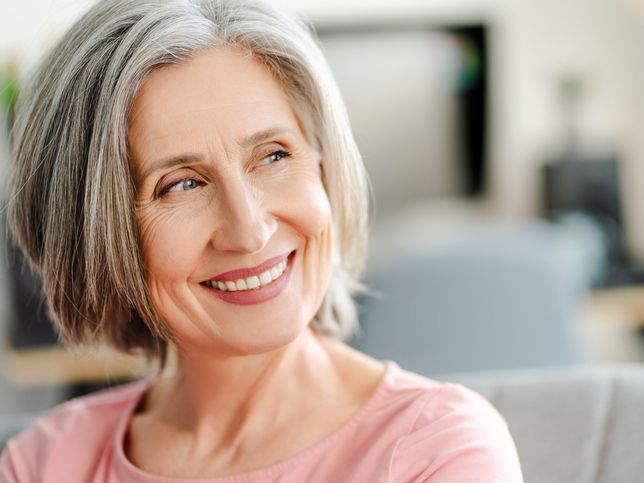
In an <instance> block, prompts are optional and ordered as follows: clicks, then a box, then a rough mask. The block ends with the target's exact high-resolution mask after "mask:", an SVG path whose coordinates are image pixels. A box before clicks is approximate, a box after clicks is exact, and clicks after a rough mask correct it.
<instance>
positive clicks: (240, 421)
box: [0, 0, 521, 483]
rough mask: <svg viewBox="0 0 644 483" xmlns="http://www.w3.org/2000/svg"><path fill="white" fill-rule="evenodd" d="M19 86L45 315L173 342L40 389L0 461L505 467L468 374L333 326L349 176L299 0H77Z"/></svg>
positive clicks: (446, 473)
mask: <svg viewBox="0 0 644 483" xmlns="http://www.w3.org/2000/svg"><path fill="white" fill-rule="evenodd" d="M24 98H25V101H24V103H23V105H22V106H21V108H20V110H19V116H20V117H19V120H18V121H17V129H16V137H15V163H14V175H13V180H12V191H13V192H12V205H11V208H10V223H11V226H12V229H13V233H14V235H15V238H16V240H17V241H18V243H19V244H20V246H21V247H22V249H23V250H24V251H25V253H26V255H27V257H28V258H29V259H30V261H31V263H32V264H33V266H34V267H35V268H36V269H37V270H38V271H39V272H40V274H41V276H42V278H43V284H44V288H45V292H46V295H47V300H48V303H49V307H50V311H51V313H52V316H53V318H54V320H55V321H56V323H57V326H58V328H59V330H60V331H61V333H62V335H63V336H64V338H65V339H66V340H67V341H68V342H70V343H80V342H82V343H96V342H108V343H109V344H111V345H112V346H114V347H116V348H117V349H119V350H123V351H134V350H143V351H144V352H145V353H146V354H147V355H148V356H150V357H155V358H160V359H164V357H165V354H166V350H167V348H168V347H175V348H176V354H177V363H176V368H175V369H174V370H172V371H171V370H166V371H164V373H162V374H159V375H158V376H155V377H152V378H150V379H148V380H146V381H142V382H138V383H133V384H130V385H125V386H122V387H118V388H114V389H110V390H108V391H105V392H102V393H98V394H95V395H90V396H87V397H84V398H80V399H76V400H73V401H71V402H68V403H66V404H63V405H62V406H60V407H59V408H57V409H55V410H54V411H53V412H52V413H50V414H49V415H47V416H45V417H44V418H42V419H41V420H40V421H39V422H37V423H36V424H35V426H34V427H33V428H31V429H29V430H27V431H26V432H25V433H23V434H22V435H19V436H18V437H17V438H15V439H14V440H12V441H11V442H9V444H8V446H7V449H6V451H5V452H4V454H3V456H2V460H1V463H0V475H2V477H3V478H4V480H7V481H21V482H22V481H56V482H58V481H66V482H76V481H78V482H81V481H82V482H85V481H99V482H105V481H110V482H112V481H114V482H116V481H119V482H120V481H124V482H157V481H159V482H161V481H186V480H185V478H188V479H191V478H192V479H198V478H201V479H202V480H199V481H204V480H203V479H211V480H208V481H222V482H223V481H298V482H300V481H317V482H336V481H343V482H344V481H351V482H372V481H390V482H399V481H404V482H406V481H431V482H457V481H458V482H463V481H477V482H494V483H503V482H508V483H510V482H512V483H515V482H518V481H521V475H520V470H519V465H518V461H517V456H516V452H515V449H514V446H513V443H512V440H511V438H510V436H509V434H508V432H507V428H506V426H505V424H504V422H503V421H502V419H501V418H500V416H499V415H498V414H497V413H496V412H495V411H494V410H493V409H492V408H491V407H490V406H489V405H488V404H487V403H486V402H484V401H483V400H482V399H481V398H480V397H478V396H476V395H474V394H472V393H471V392H469V391H467V390H465V389H464V388H461V387H459V386H453V385H445V384H439V383H437V382H434V381H430V380H427V379H424V378H422V377H420V376H417V375H414V374H411V373H408V372H405V371H403V370H401V369H400V368H398V367H397V366H396V365H395V364H394V363H387V364H383V363H381V362H379V361H375V360H373V359H371V358H369V357H367V356H365V355H362V354H360V353H357V352H355V351H354V350H352V349H350V348H349V347H347V346H346V345H344V344H343V343H341V342H339V339H341V338H342V337H344V336H346V335H348V334H350V333H351V332H352V331H353V330H354V324H355V308H354V306H353V303H352V301H351V293H352V292H353V291H354V290H355V288H356V287H358V284H357V277H358V276H359V273H360V270H361V268H362V264H363V261H364V256H365V230H366V206H367V202H366V182H365V176H364V172H363V168H362V164H361V162H360V157H359V154H358V152H357V149H356V147H355V144H354V141H353V139H352V136H351V133H350V129H349V124H348V120H347V117H346V113H345V110H344V107H343V105H342V102H341V100H340V96H339V94H338V92H337V88H336V87H335V84H334V82H333V80H332V77H331V75H330V73H329V70H328V67H327V65H326V63H325V61H324V59H323V57H322V55H321V53H320V51H319V49H318V48H317V47H316V45H315V42H314V41H313V39H312V38H311V36H310V34H309V33H308V32H307V30H306V29H305V28H304V27H303V26H302V25H301V24H300V23H298V22H297V21H296V20H294V19H292V18H290V17H289V16H287V15H284V14H283V13H280V12H278V11H275V10H274V9H273V8H271V7H270V6H269V5H267V4H263V3H254V2H246V1H233V0H207V1H203V2H198V1H196V0H194V1H193V0H170V1H166V0H163V1H161V0H156V1H151V0H108V1H103V2H99V3H98V4H97V5H96V6H94V7H93V8H92V9H91V10H90V11H89V12H88V13H87V14H86V15H85V16H84V17H83V18H82V19H81V20H79V21H78V22H77V23H76V24H75V25H74V26H73V27H72V29H71V30H70V31H69V32H68V33H67V35H66V36H65V37H64V38H63V39H62V41H61V42H60V43H59V44H58V46H57V47H56V48H55V49H54V51H53V52H52V53H51V54H49V56H48V57H47V58H46V59H45V60H44V61H43V63H42V65H41V67H40V69H39V70H38V72H37V73H36V74H35V76H34V78H33V81H32V88H31V91H29V92H28V93H27V94H25V96H24ZM4 480H3V481H4Z"/></svg>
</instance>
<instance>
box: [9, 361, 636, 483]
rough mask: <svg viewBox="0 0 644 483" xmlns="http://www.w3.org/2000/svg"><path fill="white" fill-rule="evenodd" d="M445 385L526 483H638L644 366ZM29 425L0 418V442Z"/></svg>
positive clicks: (467, 379) (507, 375)
mask: <svg viewBox="0 0 644 483" xmlns="http://www.w3.org/2000/svg"><path fill="white" fill-rule="evenodd" d="M445 379H446V380H451V381H457V382H460V383H462V384H465V385H466V386H469V387H471V388H473V389H475V390H477V391H478V392H480V393H481V394H482V395H483V396H485V397H486V398H488V399H489V400H490V401H491V402H492V404H494V405H495V406H496V407H497V408H498V409H499V411H500V412H501V413H502V414H503V415H504V416H505V418H506V420H507V422H508V425H509V427H510V431H511V432H512V435H513V436H514V439H515V442H516V445H517V448H518V451H519V456H520V458H521V463H522V466H523V471H524V475H525V482H526V483H637V482H644V366H608V367H579V368H565V369H539V370H521V371H505V372H493V373H488V374H477V375H473V374H466V375H452V376H448V377H445ZM30 420H31V418H30V417H22V418H8V417H5V418H0V441H1V442H4V441H5V440H6V438H7V437H8V436H9V435H10V434H13V433H15V432H16V431H17V430H19V429H20V428H22V427H24V426H25V425H26V424H28V423H29V421H30Z"/></svg>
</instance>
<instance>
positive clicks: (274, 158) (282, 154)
mask: <svg viewBox="0 0 644 483" xmlns="http://www.w3.org/2000/svg"><path fill="white" fill-rule="evenodd" d="M290 156H291V153H289V152H286V151H284V150H282V149H280V150H279V151H275V152H274V153H271V154H269V155H268V156H266V157H265V158H264V159H262V160H261V161H260V162H259V164H260V165H261V166H264V165H267V164H273V163H276V162H278V161H280V160H282V159H284V158H288V157H290Z"/></svg>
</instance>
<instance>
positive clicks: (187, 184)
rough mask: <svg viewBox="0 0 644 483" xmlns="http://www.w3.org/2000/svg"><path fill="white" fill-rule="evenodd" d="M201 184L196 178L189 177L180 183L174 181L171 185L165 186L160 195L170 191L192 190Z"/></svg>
mask: <svg viewBox="0 0 644 483" xmlns="http://www.w3.org/2000/svg"><path fill="white" fill-rule="evenodd" d="M198 186H199V182H198V181H197V180H196V179H193V178H187V179H182V180H181V181H179V182H178V183H174V184H171V185H169V186H168V187H166V188H164V189H163V190H162V191H161V193H160V195H161V196H163V195H164V194H166V193H169V192H171V191H175V192H176V191H190V190H193V189H195V188H197V187H198Z"/></svg>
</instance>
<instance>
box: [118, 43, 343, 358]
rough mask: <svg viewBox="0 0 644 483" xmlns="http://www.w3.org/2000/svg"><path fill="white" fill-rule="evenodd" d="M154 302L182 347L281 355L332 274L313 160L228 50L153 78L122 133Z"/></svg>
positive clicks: (265, 80) (240, 57)
mask: <svg viewBox="0 0 644 483" xmlns="http://www.w3.org/2000/svg"><path fill="white" fill-rule="evenodd" d="M128 142H129V146H130V151H131V163H132V171H133V175H134V178H135V182H136V185H137V206H136V210H137V217H138V222H139V231H140V236H141V242H142V251H143V258H144V263H145V268H146V278H147V284H148V287H149V291H150V295H151V297H152V302H153V304H154V306H155V309H156V310H157V312H158V314H159V315H160V317H161V319H162V320H163V321H164V323H165V324H167V326H168V328H169V329H170V330H171V331H172V332H173V333H174V334H175V336H176V337H177V338H178V340H179V344H180V347H181V348H182V349H186V348H188V347H190V348H191V349H193V350H194V349H198V350H206V351H212V350H213V349H215V350H217V351H219V353H222V354H252V353H260V352H264V351H268V350H272V349H276V348H279V347H282V346H284V345H285V344H287V343H289V342H290V341H292V340H293V339H294V338H295V337H297V335H298V334H300V333H301V332H302V331H303V330H304V329H305V327H306V326H307V324H308V323H309V322H310V320H311V319H312V317H313V316H314V314H315V312H316V311H317V309H318V307H319V306H320V303H321V301H322V298H323V296H324V294H325V292H326V288H327V286H328V282H329V277H330V274H331V266H332V252H333V246H332V221H331V210H330V206H329V201H328V198H327V195H326V192H325V190H324V187H323V185H322V181H321V178H320V159H319V155H318V154H317V153H316V152H315V150H314V149H312V147H311V146H310V145H309V144H308V142H307V140H306V138H305V135H304V133H303V132H302V128H301V127H300V123H299V121H298V118H297V117H296V115H295V114H294V112H293V109H292V108H291V103H290V102H289V99H288V98H287V96H286V94H285V93H284V91H283V90H282V88H281V86H280V84H279V83H278V82H277V81H276V80H275V79H274V78H273V76H272V75H271V73H270V71H269V70H268V69H267V68H266V67H265V66H264V65H263V64H261V63H260V62H259V61H258V60H257V59H255V58H253V57H252V56H249V55H245V54H243V53H241V52H239V51H236V50H223V49H213V50H208V51H205V52H203V53H201V54H199V55H198V56H196V57H195V58H193V59H192V60H190V61H187V62H185V63H182V64H177V65H170V66H165V67H163V68H161V69H158V70H156V71H154V72H153V73H152V74H151V75H150V76H149V77H148V78H147V79H146V81H145V83H144V84H143V86H142V88H141V89H140V91H139V92H138V94H137V96H136V99H135V102H134V105H133V109H132V113H131V116H130V120H129V127H128Z"/></svg>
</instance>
